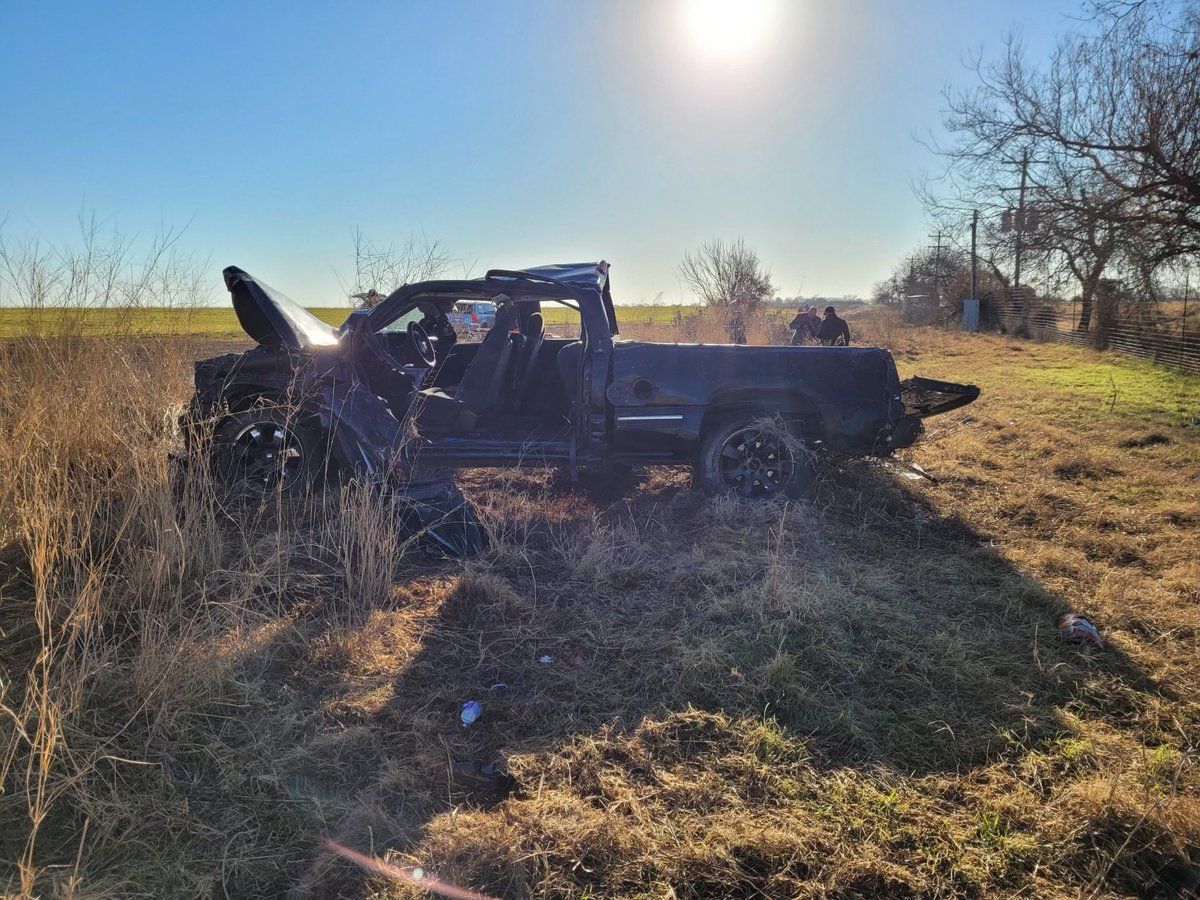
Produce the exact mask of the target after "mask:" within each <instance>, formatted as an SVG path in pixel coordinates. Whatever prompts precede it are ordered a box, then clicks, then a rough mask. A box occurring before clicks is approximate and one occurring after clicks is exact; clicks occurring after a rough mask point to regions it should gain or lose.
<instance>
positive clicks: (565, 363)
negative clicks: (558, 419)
mask: <svg viewBox="0 0 1200 900" xmlns="http://www.w3.org/2000/svg"><path fill="white" fill-rule="evenodd" d="M582 357H583V341H575V342H574V343H572V344H567V346H565V347H563V348H562V349H561V350H559V351H558V375H559V377H560V378H561V379H562V383H563V387H564V388H565V389H566V391H567V399H568V400H569V401H570V402H571V405H572V406H573V405H574V404H575V402H576V401H577V400H579V362H580V360H581V358H582Z"/></svg>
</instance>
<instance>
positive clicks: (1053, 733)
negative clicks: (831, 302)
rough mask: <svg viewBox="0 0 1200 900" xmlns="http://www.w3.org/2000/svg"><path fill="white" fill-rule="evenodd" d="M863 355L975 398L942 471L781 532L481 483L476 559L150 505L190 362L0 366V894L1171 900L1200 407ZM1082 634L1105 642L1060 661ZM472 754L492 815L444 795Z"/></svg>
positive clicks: (474, 798) (863, 466) (1199, 867)
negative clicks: (462, 712) (1089, 631)
mask: <svg viewBox="0 0 1200 900" xmlns="http://www.w3.org/2000/svg"><path fill="white" fill-rule="evenodd" d="M206 313H207V311H206ZM646 315H647V318H648V319H649V318H650V317H652V316H653V315H654V313H653V312H648V313H646ZM622 319H623V321H624V322H626V323H628V324H627V327H626V328H625V329H623V333H624V334H625V336H626V337H648V338H658V339H663V338H672V337H675V338H679V339H688V340H695V339H707V340H712V339H718V338H719V336H720V334H721V329H720V326H719V323H716V322H713V321H711V320H708V319H706V318H701V319H698V321H696V322H692V323H691V324H683V323H681V322H677V321H675V319H674V317H673V311H672V312H671V313H670V314H668V315H667V316H666V317H665V318H664V319H659V320H655V321H648V322H645V323H642V322H640V321H639V317H638V316H634V315H630V314H626V315H624V316H623V317H622ZM751 326H752V327H751V328H749V329H748V330H749V331H750V333H751V338H752V340H754V339H758V340H765V339H767V338H769V337H770V338H776V339H777V338H779V336H780V332H779V328H780V323H779V322H778V321H777V320H776V319H774V318H773V317H768V318H767V319H764V320H763V321H762V322H755V323H751ZM854 327H855V329H856V336H859V335H861V336H862V337H863V338H864V339H867V340H874V341H877V342H879V343H881V344H883V345H886V346H890V347H891V348H892V349H893V351H894V353H895V355H896V358H897V362H898V365H899V366H900V369H901V374H902V375H906V374H914V373H920V374H925V375H930V376H933V377H941V378H947V379H951V380H963V381H973V382H975V383H977V384H979V385H980V386H981V387H982V389H983V395H982V397H981V399H980V400H979V401H978V402H977V403H976V404H974V405H972V406H971V407H968V408H967V409H966V410H964V411H962V412H961V413H959V414H952V415H950V416H947V417H943V418H941V419H935V420H931V423H930V424H931V428H930V433H929V435H928V436H927V439H926V440H925V442H924V443H923V444H921V445H919V446H918V448H916V449H915V450H914V451H912V452H911V453H910V454H908V455H907V456H906V461H912V462H916V463H918V464H919V465H920V466H922V467H923V468H924V469H925V470H926V471H927V472H928V473H929V474H930V475H931V476H932V477H933V479H936V480H930V479H928V478H922V477H918V476H916V475H914V473H913V472H911V471H909V470H907V469H906V468H905V467H904V466H903V465H900V464H898V463H897V464H882V463H867V462H854V463H843V464H836V463H831V464H830V465H829V466H828V467H827V469H826V471H825V473H824V475H823V476H822V478H821V480H820V482H819V484H818V486H817V488H816V490H815V492H814V494H813V496H812V498H811V499H810V500H809V501H806V502H802V503H795V504H790V505H767V506H748V505H744V504H742V503H739V502H735V501H725V500H716V501H713V500H707V499H705V498H703V497H702V496H701V495H699V494H698V493H697V492H695V491H694V490H692V489H691V487H690V483H689V478H688V476H687V474H686V473H685V472H681V471H677V470H672V469H650V470H647V471H644V472H634V473H624V474H620V475H606V474H605V473H603V472H588V473H585V475H584V477H583V479H582V482H581V484H579V485H572V484H571V483H570V482H569V480H568V479H567V478H566V477H565V476H564V475H562V474H560V473H556V472H553V471H549V470H542V469H530V470H513V471H504V472H499V473H497V472H491V471H482V470H477V471H470V472H467V473H464V474H463V476H462V478H461V483H462V485H463V487H464V490H465V491H466V492H467V493H468V494H469V495H470V496H471V497H472V498H473V499H474V500H475V501H476V502H477V504H478V505H479V507H480V509H481V514H482V516H483V517H484V519H485V522H486V524H487V527H488V529H489V531H490V533H491V537H492V544H491V548H490V550H489V551H488V552H487V553H486V554H485V555H484V556H483V557H482V558H477V559H472V560H469V561H466V562H461V563H445V562H440V563H439V562H434V561H431V560H429V559H427V558H425V557H423V556H421V555H420V554H419V553H417V552H416V551H415V550H414V549H413V548H411V547H408V546H405V545H404V544H403V543H402V542H400V541H399V539H398V538H397V537H396V533H395V531H394V529H393V528H392V527H391V525H390V521H389V518H388V514H387V510H386V508H383V507H382V505H381V503H380V502H379V501H378V500H377V499H376V496H375V495H374V494H373V493H372V492H370V491H369V490H366V489H362V488H360V487H358V486H355V485H351V486H348V487H347V488H345V489H343V490H342V491H341V493H339V494H338V495H336V496H326V497H323V498H318V499H317V500H314V501H313V502H311V503H299V502H292V503H288V502H284V501H282V500H281V501H278V502H273V503H268V504H266V505H265V506H263V507H245V506H236V505H229V504H225V505H222V504H221V503H219V502H218V500H219V498H217V497H215V496H214V494H213V492H212V489H211V487H210V486H208V485H206V484H205V483H204V482H202V481H199V480H185V481H184V483H183V484H181V485H177V486H176V487H175V488H173V487H172V478H171V470H170V467H169V465H168V451H169V450H170V449H171V447H172V446H173V443H174V441H175V440H176V438H175V435H174V434H173V428H172V423H173V421H174V413H173V411H174V410H176V409H177V406H178V404H179V403H180V402H182V401H183V400H185V399H186V397H187V394H188V390H189V384H188V378H189V365H190V361H191V359H193V358H195V356H196V355H197V354H198V353H201V352H206V351H205V350H203V349H202V348H201V347H200V346H199V343H198V341H199V339H197V338H195V337H173V338H169V339H168V338H161V337H154V336H152V335H151V336H146V335H143V336H127V337H125V338H123V339H122V340H121V341H118V342H116V343H114V344H111V345H110V344H105V345H103V346H98V344H97V342H92V341H74V340H63V339H60V338H52V339H47V340H22V341H9V342H8V343H7V344H3V345H0V356H2V357H3V358H2V359H0V366H3V370H4V372H5V378H4V379H3V381H0V629H2V634H3V643H2V644H0V677H2V679H3V681H2V682H0V712H2V713H3V715H0V777H2V779H3V789H4V790H3V793H2V794H0V886H3V887H4V888H6V889H7V890H9V891H12V892H13V893H16V894H18V895H20V894H26V895H34V894H40V895H43V896H57V895H63V896H76V897H106V896H114V895H120V896H214V895H215V896H230V897H244V896H269V895H279V894H285V893H288V892H292V893H294V895H296V896H301V897H309V896H311V897H333V896H346V897H377V898H402V897H419V896H427V894H426V892H425V890H424V885H429V884H431V883H432V882H433V881H434V880H437V881H439V882H440V883H442V884H446V885H456V886H459V887H462V888H467V889H470V890H471V891H474V892H477V894H482V895H485V896H495V897H512V898H663V900H666V898H680V900H681V898H708V897H713V898H716V897H746V898H750V897H770V898H776V897H822V898H834V897H845V898H849V897H864V898H865V897H888V898H901V897H962V898H974V897H1018V896H1019V897H1024V898H1076V897H1089V898H1100V897H1104V898H1108V897H1145V896H1155V895H1158V896H1185V895H1186V892H1187V891H1188V890H1189V889H1190V890H1195V886H1196V884H1197V883H1198V881H1200V851H1198V850H1197V848H1198V847H1200V770H1198V768H1197V747H1198V746H1200V637H1198V635H1200V631H1198V627H1197V626H1198V624H1200V623H1198V621H1197V614H1198V613H1197V610H1198V602H1200V561H1198V558H1197V531H1198V525H1200V479H1197V477H1196V470H1197V464H1198V463H1200V379H1196V378H1194V377H1188V376H1183V375H1179V374H1177V373H1173V372H1170V371H1166V370H1162V369H1156V368H1154V367H1152V366H1150V365H1147V364H1144V363H1141V362H1138V361H1131V360H1127V359H1122V358H1118V357H1112V356H1107V355H1101V354H1097V353H1094V352H1091V351H1086V350H1081V349H1077V348H1072V347H1067V346H1061V345H1051V344H1035V343H1017V342H1013V341H1011V340H1008V339H1004V338H1000V337H994V336H986V335H963V334H957V333H951V332H944V331H939V330H934V329H909V328H904V327H903V326H901V325H900V324H899V323H898V322H896V321H895V320H893V319H891V318H889V317H887V315H886V314H883V313H874V312H872V313H871V314H870V315H864V316H862V317H859V318H857V319H856V320H855V324H854ZM153 330H154V329H145V330H144V331H153ZM205 330H206V331H207V332H208V334H209V335H212V334H221V333H223V332H221V331H220V330H219V329H217V328H216V327H215V326H214V327H213V328H212V329H207V328H206V329H205ZM204 341H205V346H206V347H207V348H208V349H211V344H212V343H213V341H212V339H211V336H210V337H208V338H205V339H204ZM1071 610H1073V611H1077V612H1080V613H1083V614H1084V615H1086V616H1087V617H1088V618H1089V619H1090V620H1091V621H1092V622H1094V623H1095V624H1096V625H1097V626H1098V628H1099V630H1100V632H1101V634H1102V635H1103V637H1104V640H1105V647H1104V649H1100V648H1096V647H1092V646H1088V645H1077V644H1066V643H1062V642H1060V641H1059V640H1058V639H1057V637H1056V634H1055V620H1056V618H1057V616H1058V615H1059V614H1061V613H1063V612H1066V611H1071ZM543 659H547V660H548V661H546V662H542V660H543ZM472 699H473V700H477V701H479V702H480V704H481V705H482V708H483V714H482V717H481V718H480V719H479V720H478V721H477V722H476V723H474V724H473V725H471V726H470V727H464V726H462V725H461V724H460V723H459V719H458V713H459V709H460V705H461V704H462V703H463V702H464V701H467V700H472ZM470 761H478V762H480V763H484V764H488V763H500V764H503V766H504V767H505V769H506V770H507V772H508V773H509V775H510V776H511V779H512V782H511V785H510V786H509V787H511V790H509V791H506V792H502V793H492V794H489V793H488V791H487V790H486V789H476V790H466V789H465V786H464V783H463V779H462V778H461V777H459V776H454V774H453V773H454V769H455V764H456V763H458V764H460V765H459V768H461V764H462V763H464V762H470ZM327 841H333V842H336V844H338V845H341V846H345V847H349V848H351V849H353V850H355V851H358V852H360V853H362V854H366V855H367V856H369V857H371V858H372V859H374V860H377V861H379V863H381V864H377V865H376V866H375V867H373V868H364V867H361V866H359V865H356V864H355V863H353V862H352V861H349V860H348V859H346V858H345V857H344V856H342V855H338V854H337V853H335V852H333V850H332V849H331V845H330V844H328V843H327ZM382 864H386V866H389V867H390V869H389V870H388V871H387V872H385V871H384V865H382ZM1189 886H1190V887H1189ZM472 896H475V895H472Z"/></svg>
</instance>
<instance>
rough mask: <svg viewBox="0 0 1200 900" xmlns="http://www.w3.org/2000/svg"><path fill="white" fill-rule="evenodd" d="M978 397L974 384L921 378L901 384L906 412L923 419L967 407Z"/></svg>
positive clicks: (901, 393) (901, 394)
mask: <svg viewBox="0 0 1200 900" xmlns="http://www.w3.org/2000/svg"><path fill="white" fill-rule="evenodd" d="M978 396H979V388H978V387H976V386H975V385H973V384H956V383H955V382H953V381H937V380H936V379H933V378H921V377H920V376H915V377H913V378H905V379H904V380H903V381H902V382H900V399H901V400H902V401H904V412H905V413H906V414H908V415H910V416H917V417H919V418H922V419H923V418H925V417H926V416H936V415H938V414H939V413H944V412H949V411H950V410H952V409H958V408H959V407H960V406H966V405H967V404H968V403H971V402H973V401H974V400H975V398H976V397H978Z"/></svg>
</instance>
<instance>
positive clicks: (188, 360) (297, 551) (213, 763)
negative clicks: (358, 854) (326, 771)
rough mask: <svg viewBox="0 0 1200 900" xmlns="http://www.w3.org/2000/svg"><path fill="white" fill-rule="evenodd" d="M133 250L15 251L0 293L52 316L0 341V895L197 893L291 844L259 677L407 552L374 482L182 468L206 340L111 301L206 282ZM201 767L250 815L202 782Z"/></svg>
mask: <svg viewBox="0 0 1200 900" xmlns="http://www.w3.org/2000/svg"><path fill="white" fill-rule="evenodd" d="M127 251H128V248H127V247H126V246H125V245H123V244H118V245H116V246H110V247H108V248H107V249H103V250H102V249H101V248H100V246H99V245H98V244H96V243H95V242H92V243H89V244H86V245H85V246H84V247H83V249H82V250H79V251H76V252H73V253H64V252H58V251H55V252H54V253H53V254H51V253H49V252H42V251H41V250H40V249H39V248H38V247H36V246H35V245H23V246H22V247H21V248H18V249H15V250H14V248H12V247H11V246H10V247H8V248H6V249H5V251H4V254H2V260H0V261H2V263H3V265H2V268H0V278H2V279H3V280H4V287H5V297H6V300H7V301H9V302H12V301H13V300H14V299H15V300H16V301H18V302H22V303H24V305H25V308H28V309H31V310H41V311H42V314H40V315H39V316H38V317H37V318H36V321H37V323H38V329H39V330H38V331H37V332H36V333H34V334H32V335H30V336H29V337H26V338H21V339H17V340H12V341H7V342H4V343H2V344H0V372H3V377H2V378H0V634H2V635H3V640H2V642H0V786H2V792H0V885H3V886H4V889H6V890H9V891H14V892H16V893H18V894H20V895H24V896H37V895H48V894H58V893H65V894H68V895H81V896H104V895H112V894H126V893H131V892H132V893H145V892H147V891H149V892H150V893H160V892H162V893H167V894H189V893H205V892H207V890H208V889H209V888H208V887H206V885H208V886H209V887H211V886H212V885H213V884H216V883H217V881H220V882H221V883H224V884H226V885H227V886H228V885H229V884H231V883H232V881H236V877H237V870H238V869H239V868H240V867H243V866H244V863H243V862H241V860H242V859H243V858H244V857H247V856H251V857H252V856H255V855H256V854H258V855H261V847H262V844H263V842H264V841H265V842H266V843H267V844H268V845H271V846H277V844H276V843H275V842H276V840H277V836H276V835H273V834H271V833H270V832H263V831H262V830H261V829H262V825H261V823H260V822H259V821H258V820H259V819H260V816H259V814H258V811H257V810H256V808H255V806H254V803H253V802H247V801H248V800H249V798H252V797H254V796H256V795H261V794H262V791H263V788H262V784H263V780H264V779H267V780H268V781H269V779H270V777H271V776H270V772H271V770H272V768H273V766H274V764H275V763H274V760H275V759H276V758H278V757H280V756H286V754H287V753H289V752H295V743H294V734H295V728H296V716H297V715H298V714H299V713H298V704H288V703H281V704H274V703H272V701H271V698H268V697H265V696H262V695H261V694H260V692H259V686H258V685H256V684H255V683H254V679H253V674H252V673H253V672H254V671H255V669H256V667H258V666H260V665H270V664H271V661H272V660H276V661H277V660H278V659H279V658H281V657H283V656H286V654H287V652H288V649H287V648H288V646H290V645H289V641H291V640H293V639H294V631H295V628H296V625H295V623H296V622H298V621H299V620H301V619H302V618H303V617H304V616H305V615H307V614H309V613H310V611H311V608H312V607H313V606H315V605H322V601H323V599H324V598H326V597H328V596H331V595H338V596H341V597H344V598H345V600H344V601H343V602H340V603H337V604H329V608H328V609H326V608H325V607H324V606H322V609H323V610H324V611H325V612H326V613H328V616H327V619H328V622H329V623H330V624H329V628H331V629H334V630H336V629H337V628H338V627H351V626H352V625H355V626H356V625H359V624H361V622H362V620H363V618H364V617H365V615H366V610H368V609H369V608H373V607H374V606H375V605H376V604H378V603H381V602H383V601H385V600H386V596H387V592H388V589H389V587H390V585H391V583H392V580H393V576H394V573H395V571H396V567H397V566H398V565H399V564H400V558H401V556H402V554H403V552H404V551H405V550H407V545H406V544H405V543H404V542H403V541H402V540H401V539H400V538H398V537H397V531H396V529H395V527H394V518H392V517H391V515H390V512H391V511H390V509H389V508H388V507H387V504H386V503H385V501H383V500H381V499H380V494H379V492H378V491H377V490H371V489H368V488H366V487H363V486H360V485H356V484H349V485H347V486H345V487H344V488H343V489H342V492H341V494H340V495H338V496H335V497H333V498H324V499H322V500H321V501H320V502H312V503H310V502H305V501H296V500H292V499H290V498H284V497H273V498H267V499H266V500H265V501H264V502H263V503H262V504H260V505H257V506H250V505H245V504H237V503H232V504H231V503H230V498H228V497H227V496H223V495H221V494H220V493H219V492H218V491H216V490H215V489H214V486H213V484H212V482H211V481H210V480H209V479H207V478H206V477H205V473H204V472H203V471H202V469H199V468H196V467H192V468H188V469H181V468H180V467H178V466H176V465H175V464H173V463H172V461H171V454H172V452H173V451H177V450H178V449H179V446H180V441H179V435H178V433H177V419H178V415H179V413H180V412H181V410H182V407H183V403H184V402H185V401H186V399H187V398H188V396H189V394H190V392H191V366H192V362H193V360H194V359H195V358H197V356H198V355H205V354H204V351H203V349H202V342H201V341H199V340H192V339H188V338H186V337H179V338H153V337H147V336H142V335H139V334H138V321H137V320H136V319H132V320H128V321H126V320H125V318H124V317H123V316H122V315H120V314H119V313H121V312H122V311H124V310H127V309H128V308H129V307H130V306H131V305H133V304H135V303H148V302H150V301H151V300H152V299H153V298H155V297H163V296H168V297H170V298H174V300H176V301H180V300H183V299H187V298H190V297H193V296H194V289H195V285H196V284H197V283H198V280H197V279H196V278H195V277H193V275H192V274H191V273H190V272H187V271H185V270H184V269H183V268H181V264H180V262H179V260H178V259H177V258H175V257H172V256H171V255H170V254H169V252H168V251H169V244H168V245H159V244H156V245H155V247H154V248H152V250H151V254H150V257H149V258H138V260H137V261H136V262H134V261H132V257H130V256H129V255H128V252H127ZM180 279H182V280H180ZM64 302H65V303H75V304H78V305H77V306H76V307H75V308H76V309H78V308H80V307H84V306H86V307H87V308H89V309H92V310H95V309H102V310H103V309H113V310H114V315H112V316H106V317H105V326H106V327H105V329H104V333H101V334H98V333H95V321H96V319H95V316H93V317H92V320H91V323H92V324H90V325H89V327H88V333H87V334H81V333H80V330H79V328H78V325H79V322H78V320H77V319H75V318H73V317H72V316H71V315H70V314H69V313H68V312H67V311H66V310H65V309H64V312H63V315H62V316H60V317H54V316H49V315H46V314H44V312H45V310H46V309H47V308H51V309H52V308H54V304H55V303H64ZM334 585H336V586H337V589H336V590H335V589H334ZM339 623H340V624H339ZM266 646H271V647H273V648H274V649H273V650H272V651H271V652H270V653H266V654H264V653H263V648H264V647H266ZM239 717H243V718H239ZM235 722H239V723H240V724H237V725H235V726H234V727H233V730H234V731H241V730H243V729H246V730H247V731H246V733H243V734H232V733H230V727H231V723H235ZM201 772H206V773H207V774H206V775H202V774H200V773H201ZM208 776H214V777H215V778H216V779H217V780H218V781H220V782H222V783H225V784H227V786H228V790H229V791H231V792H232V793H233V794H235V795H239V794H240V795H242V797H243V802H242V803H241V805H240V806H237V805H236V804H234V805H233V806H232V807H231V805H230V804H229V803H218V801H217V798H214V797H208V798H205V797H198V796H196V795H195V793H194V791H193V788H195V787H196V786H197V785H199V784H202V783H205V781H206V779H207V777H208ZM201 810H202V811H203V812H198V811H201ZM209 815H212V819H211V820H209V819H208V818H207V817H208V816H209ZM301 818H304V817H301ZM172 821H174V822H175V823H176V824H175V825H174V826H171V825H169V824H168V823H170V822H172ZM284 821H285V822H286V823H288V824H287V826H286V827H292V828H295V827H297V826H296V825H295V823H294V822H293V821H292V820H291V819H290V818H288V817H284ZM281 827H282V826H281ZM315 829H319V825H318V824H316V823H315V822H311V821H306V822H305V823H304V830H305V833H311V832H312V831H313V830H315ZM247 847H253V848H257V849H247ZM196 859H207V860H213V859H216V860H219V861H220V863H221V865H220V867H219V868H220V871H221V873H222V874H221V875H220V876H219V877H218V876H217V875H215V874H214V870H213V869H212V868H211V867H206V866H199V867H197V866H196V865H195V860H196ZM231 867H232V868H231ZM231 872H232V874H231ZM214 878H216V879H217V881H214V880H213V879H214ZM256 879H257V880H256ZM266 884H267V883H265V882H262V881H261V879H260V876H259V875H257V874H256V875H255V876H253V877H250V878H248V880H247V881H246V882H245V885H246V888H245V889H246V890H250V891H251V892H255V891H257V890H260V889H261V890H267V891H268V892H269V889H268V888H266Z"/></svg>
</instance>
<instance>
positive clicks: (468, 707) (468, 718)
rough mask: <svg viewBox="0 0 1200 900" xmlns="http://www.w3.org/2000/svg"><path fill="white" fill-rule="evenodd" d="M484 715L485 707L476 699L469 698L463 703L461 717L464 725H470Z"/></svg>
mask: <svg viewBox="0 0 1200 900" xmlns="http://www.w3.org/2000/svg"><path fill="white" fill-rule="evenodd" d="M482 715H483V707H482V706H480V705H479V702H478V701H476V700H468V701H467V702H466V703H464V704H463V705H462V712H461V713H459V716H458V717H459V718H460V719H462V723H463V726H464V727H465V726H467V725H470V724H471V723H472V722H475V721H476V720H477V719H478V718H479V717H480V716H482Z"/></svg>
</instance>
